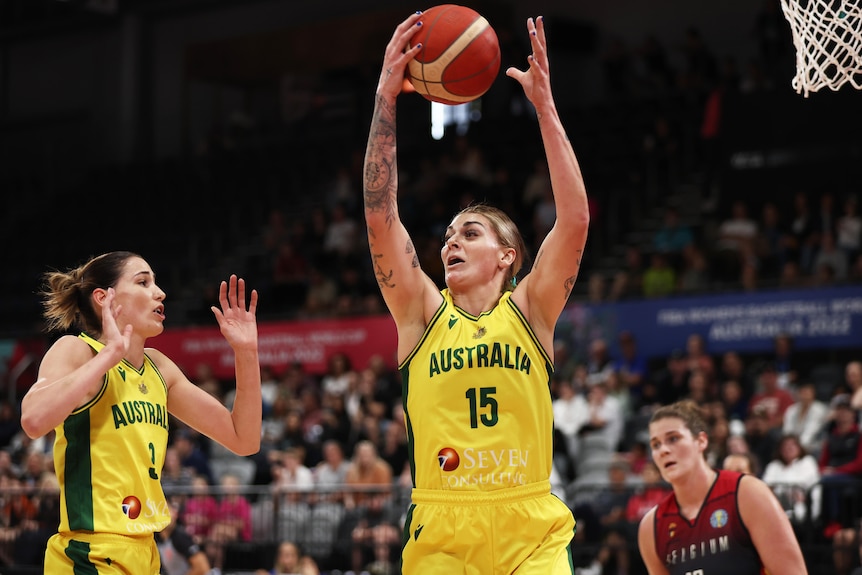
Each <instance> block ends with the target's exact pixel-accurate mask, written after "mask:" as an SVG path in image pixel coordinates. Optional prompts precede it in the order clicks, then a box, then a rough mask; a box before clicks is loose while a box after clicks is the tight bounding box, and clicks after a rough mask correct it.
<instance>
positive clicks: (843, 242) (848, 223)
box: [835, 195, 862, 262]
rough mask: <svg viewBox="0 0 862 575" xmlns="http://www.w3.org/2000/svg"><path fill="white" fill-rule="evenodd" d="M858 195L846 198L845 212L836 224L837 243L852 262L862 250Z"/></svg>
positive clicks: (861, 224)
mask: <svg viewBox="0 0 862 575" xmlns="http://www.w3.org/2000/svg"><path fill="white" fill-rule="evenodd" d="M857 208H858V203H857V199H856V196H854V195H848V196H847V197H846V198H845V199H844V204H843V212H842V213H841V216H840V217H839V218H838V222H837V223H836V225H835V245H836V246H838V249H840V250H842V251H843V252H844V254H845V255H846V257H847V261H848V262H852V261H853V260H854V259H856V256H857V255H859V253H860V250H862V218H860V217H859V213H858V211H857Z"/></svg>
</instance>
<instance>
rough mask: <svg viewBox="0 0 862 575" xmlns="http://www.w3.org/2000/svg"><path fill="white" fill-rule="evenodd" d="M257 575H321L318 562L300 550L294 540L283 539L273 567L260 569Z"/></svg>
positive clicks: (256, 572)
mask: <svg viewBox="0 0 862 575" xmlns="http://www.w3.org/2000/svg"><path fill="white" fill-rule="evenodd" d="M254 573H255V575H320V569H319V568H318V567H317V562H316V561H315V560H314V559H312V558H311V557H309V556H308V555H303V554H302V553H301V552H300V549H299V546H298V545H297V544H296V543H294V542H292V541H282V542H281V543H280V544H279V545H278V549H277V550H276V554H275V565H273V567H272V569H258V570H257V571H255V572H254Z"/></svg>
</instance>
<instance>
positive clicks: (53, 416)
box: [21, 252, 261, 575]
mask: <svg viewBox="0 0 862 575" xmlns="http://www.w3.org/2000/svg"><path fill="white" fill-rule="evenodd" d="M45 282H46V287H45V290H44V292H43V297H44V307H45V318H46V319H47V321H48V328H49V329H51V330H58V331H61V332H65V331H67V330H69V329H72V328H74V329H77V330H82V333H81V334H80V335H79V336H77V337H76V336H74V335H63V336H62V337H60V338H59V339H58V340H57V341H56V342H55V343H54V344H53V345H52V346H51V347H50V349H48V351H47V352H46V354H45V356H44V358H43V359H42V363H41V365H40V367H39V376H38V380H37V381H36V383H35V384H33V386H32V387H31V388H30V390H29V391H28V392H27V394H26V395H25V396H24V400H23V402H22V406H21V425H22V427H23V429H24V431H25V432H26V433H27V435H28V436H30V437H33V438H36V437H40V436H42V435H44V434H46V433H48V432H49V431H50V430H52V429H54V430H56V440H55V443H54V467H55V470H56V472H57V477H58V479H59V480H60V499H61V508H60V525H59V527H58V532H57V533H56V534H55V535H54V536H52V537H51V539H50V540H49V541H48V548H47V551H46V553H45V565H44V572H45V573H50V574H51V575H65V574H68V575H72V574H73V573H75V574H78V573H89V574H91V575H107V574H111V573H124V574H127V573H134V574H135V575H157V574H158V573H159V570H160V566H159V563H160V562H159V552H158V549H157V547H156V542H155V539H154V537H153V533H155V532H157V531H161V530H162V529H163V528H164V527H165V526H166V525H167V524H168V523H169V522H170V510H169V509H168V506H167V502H166V500H165V496H164V493H163V492H162V488H161V483H160V474H161V471H162V463H163V462H164V458H165V449H166V447H167V442H168V413H170V414H172V415H174V416H176V417H177V418H178V419H179V420H181V421H183V422H185V423H187V424H188V425H189V426H191V427H193V428H195V429H197V430H198V431H200V432H201V433H203V434H204V435H207V436H209V437H211V438H212V439H213V440H215V441H218V442H219V443H221V444H222V445H224V446H225V447H227V448H228V449H230V450H231V451H233V452H235V453H237V454H240V455H250V454H253V453H256V452H257V450H258V449H259V447H260V423H261V396H260V367H259V363H258V348H257V320H256V318H255V312H256V308H257V292H256V291H254V290H252V292H251V295H250V299H249V303H248V306H246V287H245V281H244V280H242V279H237V277H236V276H231V277H230V280H229V282H222V284H221V288H220V291H219V304H220V306H221V309H219V308H217V307H213V308H212V309H213V313H214V314H215V317H216V320H217V321H218V324H219V327H220V328H221V332H222V335H223V336H224V337H225V339H226V340H227V342H228V343H229V344H230V346H231V348H232V349H233V352H234V355H235V367H236V387H237V393H236V401H235V402H234V406H233V409H232V410H231V411H228V409H227V408H226V407H225V406H224V405H222V404H221V403H220V402H219V401H218V400H217V399H215V398H214V397H213V396H211V395H210V394H208V393H207V392H206V391H204V390H202V389H200V388H199V387H197V386H196V385H195V384H193V383H192V382H191V381H189V380H188V378H187V377H186V376H185V375H184V374H183V373H182V371H181V370H180V369H179V367H177V365H176V364H175V363H174V362H173V361H172V360H170V359H169V358H168V357H167V356H165V355H164V354H163V353H161V352H159V351H158V350H156V349H153V348H148V347H145V343H146V340H147V339H148V338H151V337H155V336H157V335H159V334H160V333H162V331H163V330H164V326H163V323H164V320H165V305H164V300H165V292H163V291H162V290H161V289H160V288H159V286H158V285H157V284H156V276H155V273H154V272H153V270H152V269H151V268H150V265H149V264H148V263H147V262H146V261H145V260H144V259H143V258H141V257H140V256H138V255H136V254H133V253H131V252H110V253H107V254H104V255H101V256H98V257H96V258H93V259H91V260H90V261H88V262H87V263H85V264H84V265H82V266H80V267H78V268H75V269H72V270H69V271H67V272H61V271H51V272H48V273H46V274H45Z"/></svg>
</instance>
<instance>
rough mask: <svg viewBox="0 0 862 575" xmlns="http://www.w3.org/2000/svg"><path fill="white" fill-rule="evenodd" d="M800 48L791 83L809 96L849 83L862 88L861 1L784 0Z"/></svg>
mask: <svg viewBox="0 0 862 575" xmlns="http://www.w3.org/2000/svg"><path fill="white" fill-rule="evenodd" d="M781 9H782V10H783V11H784V17H785V18H787V21H788V22H789V23H790V29H791V32H792V33H793V45H794V46H795V48H796V76H795V77H794V78H793V81H792V82H791V84H792V86H793V88H795V89H796V92H797V93H800V94H803V95H804V96H805V97H806V98H807V97H808V94H809V93H810V92H816V91H818V90H820V89H821V88H824V87H828V88H829V89H831V90H833V91H834V90H838V88H840V87H841V86H843V85H844V84H845V83H847V82H850V84H851V85H852V86H853V87H854V88H856V89H857V90H862V8H860V1H859V0H781Z"/></svg>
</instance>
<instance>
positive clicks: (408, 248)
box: [404, 240, 419, 268]
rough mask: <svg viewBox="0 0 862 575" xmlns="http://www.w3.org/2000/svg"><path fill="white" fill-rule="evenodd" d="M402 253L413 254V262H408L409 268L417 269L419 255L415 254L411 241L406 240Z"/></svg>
mask: <svg viewBox="0 0 862 575" xmlns="http://www.w3.org/2000/svg"><path fill="white" fill-rule="evenodd" d="M404 253H406V254H408V255H409V254H413V261H411V262H410V267H413V268H418V267H419V254H417V253H416V248H415V247H414V246H413V241H412V240H407V246H405V249H404Z"/></svg>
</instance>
